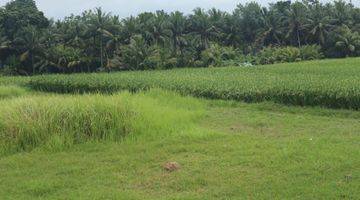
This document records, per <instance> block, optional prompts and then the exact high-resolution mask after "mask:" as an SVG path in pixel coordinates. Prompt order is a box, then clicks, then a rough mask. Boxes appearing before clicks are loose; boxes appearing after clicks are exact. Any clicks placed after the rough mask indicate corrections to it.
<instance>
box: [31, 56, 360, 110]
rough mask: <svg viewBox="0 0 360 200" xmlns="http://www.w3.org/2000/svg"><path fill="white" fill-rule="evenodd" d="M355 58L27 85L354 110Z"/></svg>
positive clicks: (358, 76) (359, 90)
mask: <svg viewBox="0 0 360 200" xmlns="http://www.w3.org/2000/svg"><path fill="white" fill-rule="evenodd" d="M359 62H360V59H359V58H348V59H338V60H321V61H309V62H300V63H292V64H288V63H287V64H276V65H268V66H257V67H227V68H202V69H194V68H192V69H176V70H168V71H144V72H120V73H112V74H105V73H104V74H76V75H52V76H47V75H46V76H38V77H34V78H32V79H31V81H30V83H29V86H30V87H31V88H32V89H36V90H41V91H47V92H58V93H69V92H114V91H119V90H130V91H138V90H144V89H148V88H154V87H155V88H162V89H166V90H172V91H177V92H179V93H182V94H190V95H193V96H197V97H206V98H212V99H225V100H228V99H230V100H241V101H245V102H261V101H273V102H278V103H283V104H291V105H301V106H304V105H308V106H323V107H329V108H347V109H360V87H358V86H359V85H360V66H359Z"/></svg>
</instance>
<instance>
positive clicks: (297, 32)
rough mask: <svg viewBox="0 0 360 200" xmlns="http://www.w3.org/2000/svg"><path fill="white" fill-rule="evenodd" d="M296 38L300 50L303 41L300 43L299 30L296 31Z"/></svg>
mask: <svg viewBox="0 0 360 200" xmlns="http://www.w3.org/2000/svg"><path fill="white" fill-rule="evenodd" d="M296 36H297V41H298V45H299V48H300V47H301V41H300V33H299V29H297V30H296Z"/></svg>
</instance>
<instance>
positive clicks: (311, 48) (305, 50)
mask: <svg viewBox="0 0 360 200" xmlns="http://www.w3.org/2000/svg"><path fill="white" fill-rule="evenodd" d="M300 56H301V59H302V60H316V59H321V58H323V57H324V55H323V53H322V52H321V47H320V46H318V45H305V46H302V47H300Z"/></svg>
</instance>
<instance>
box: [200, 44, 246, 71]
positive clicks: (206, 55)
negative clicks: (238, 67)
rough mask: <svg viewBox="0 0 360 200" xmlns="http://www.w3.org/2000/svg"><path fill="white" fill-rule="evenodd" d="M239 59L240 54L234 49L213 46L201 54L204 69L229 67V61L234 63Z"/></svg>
mask: <svg viewBox="0 0 360 200" xmlns="http://www.w3.org/2000/svg"><path fill="white" fill-rule="evenodd" d="M238 57H239V53H238V52H236V50H235V49H234V48H232V47H225V46H220V45H218V44H212V45H210V48H208V49H206V50H204V51H203V52H202V53H201V62H202V66H203V67H208V66H214V67H220V66H225V65H227V63H228V62H229V61H234V60H236V59H237V58H238Z"/></svg>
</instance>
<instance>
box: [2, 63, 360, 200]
mask: <svg viewBox="0 0 360 200" xmlns="http://www.w3.org/2000/svg"><path fill="white" fill-rule="evenodd" d="M356 61H357V60H356V59H346V60H334V61H317V62H311V64H312V66H309V62H305V63H298V64H294V65H289V66H288V67H289V73H290V71H291V73H293V74H295V75H296V74H297V75H296V76H295V77H296V78H299V77H302V76H304V77H307V76H310V77H312V78H315V77H319V79H320V80H322V82H323V81H325V82H326V81H328V80H327V79H326V78H325V77H333V79H335V80H352V81H354V80H355V81H356V80H357V76H356V75H357V74H359V72H358V70H359V69H358V67H357V65H356ZM318 62H319V65H316V64H315V63H318ZM329 63H330V64H329ZM335 65H338V66H339V67H338V68H336V67H335ZM295 66H299V67H300V68H299V69H298V68H296V67H295ZM340 68H343V69H344V70H343V71H342V70H340ZM207 70H209V72H207ZM190 71H191V73H190ZM231 71H232V72H233V73H230V72H231ZM240 71H241V72H244V73H247V75H249V76H250V74H252V73H254V74H257V75H256V76H258V75H259V74H263V75H264V74H268V75H269V74H272V75H271V76H274V77H278V79H283V80H285V79H284V78H282V77H283V75H284V77H287V76H288V75H287V74H288V73H286V65H275V66H272V67H270V68H268V69H267V68H265V67H259V68H221V69H183V70H175V71H166V72H163V71H156V72H138V74H139V77H144V80H145V81H144V83H145V82H146V81H150V80H153V79H154V77H158V76H160V74H161V76H162V79H161V80H162V81H165V80H168V81H169V83H170V79H171V76H173V77H175V74H178V75H180V74H184V72H189V73H188V76H189V77H190V78H189V77H188V79H187V80H192V79H193V78H195V77H201V76H200V75H201V74H202V72H207V73H209V74H208V75H209V76H210V77H208V78H209V80H212V81H213V82H214V80H215V78H214V77H219V76H216V74H221V76H224V74H227V76H229V79H225V78H224V79H223V83H224V85H226V83H230V82H231V81H230V82H227V81H229V80H231V77H233V78H234V79H235V73H237V74H236V75H239V76H244V77H245V76H246V75H241V73H240ZM265 71H266V73H265ZM200 72H201V73H200ZM224 72H226V73H224ZM334 72H338V73H336V74H334ZM146 74H149V76H146ZM154 74H156V76H155V75H154ZM165 74H168V75H169V76H167V75H165ZM210 74H214V76H211V75H210ZM232 74H233V76H231V75H232ZM126 75H129V77H130V78H134V80H141V79H140V78H139V77H136V76H135V75H136V72H127V73H124V75H123V74H111V75H110V76H109V77H110V78H109V79H111V80H112V82H107V83H108V84H111V83H116V84H120V83H121V82H120V80H125V77H127V76H126ZM170 75H171V76H170ZM87 76H89V77H93V79H89V80H92V81H94V82H93V85H94V86H93V88H96V87H98V86H99V83H100V80H101V79H104V77H106V74H100V75H99V77H102V78H96V75H95V74H94V75H72V76H69V77H66V76H49V77H36V78H35V79H34V78H28V79H27V80H21V81H20V83H21V84H19V85H20V86H6V85H14V84H16V81H15V82H13V80H15V79H12V78H6V80H5V79H2V78H0V83H2V85H3V86H1V87H0V97H1V98H0V147H1V148H0V174H1V176H0V199H5V200H6V199H124V200H125V199H126V200H127V199H154V200H155V199H358V198H359V197H360V192H359V191H360V170H359V169H360V135H359V131H360V112H359V111H356V110H351V109H336V110H334V109H328V108H322V107H318V106H316V104H314V105H312V106H311V107H310V106H305V107H298V106H287V105H284V104H277V103H274V102H271V101H270V102H269V101H267V102H258V103H252V104H247V103H244V102H238V101H234V100H221V99H218V100H215V99H213V100H211V99H208V98H195V97H192V96H193V95H194V93H187V92H183V94H189V95H192V96H183V95H180V94H178V93H177V92H174V91H165V90H162V89H151V90H147V91H142V92H138V93H130V92H127V91H122V92H114V91H117V90H118V89H120V88H119V86H118V85H117V86H112V87H114V88H117V89H116V90H112V92H114V93H112V94H107V93H105V94H104V93H103V94H54V93H43V92H39V91H33V90H31V89H30V88H26V89H24V88H22V87H21V85H22V86H24V85H28V84H29V81H34V82H32V83H31V84H33V83H35V82H37V81H39V82H37V83H40V82H41V83H45V82H42V81H48V82H50V81H51V80H52V81H53V82H54V83H59V85H57V86H56V87H59V90H56V91H57V92H58V93H61V92H70V90H68V89H67V90H62V89H61V88H62V86H63V83H64V80H65V79H66V80H67V81H68V82H66V83H67V84H68V85H67V87H70V85H72V84H74V82H73V81H74V80H76V79H75V77H80V78H79V79H78V80H79V84H80V83H82V84H83V83H86V84H85V85H83V86H84V88H86V87H87V86H88V83H90V82H89V80H87V79H86V78H84V77H87ZM256 76H255V75H254V77H256ZM261 76H262V75H261ZM269 76H270V75H269ZM146 77H147V78H146ZM191 77H193V78H191ZM206 77H207V75H204V77H203V78H202V79H201V80H206ZM236 77H237V76H236ZM254 77H251V78H254ZM130 78H129V82H128V83H130ZM30 79H31V80H30ZM179 79H183V77H182V78H181V77H180V78H179ZM249 79H250V78H249ZM1 80H2V81H1ZM8 80H11V81H8ZM97 80H98V81H99V82H96V81H97ZM194 80H195V79H194ZM216 80H217V79H216ZM115 81H116V82H115ZM239 81H241V80H240V79H236V82H237V83H238V82H239ZM135 82H136V81H135ZM185 82H186V81H185ZM295 82H296V83H301V82H300V80H295ZM60 83H61V84H60ZM190 83H191V81H190ZM190 83H187V82H186V84H190ZM193 83H194V84H195V85H196V84H197V83H196V82H193ZM214 83H215V82H214ZM254 83H255V82H254ZM260 83H261V84H263V83H262V82H260ZM303 83H304V84H305V85H306V84H307V83H306V82H303ZM101 84H102V86H101V87H98V88H97V89H96V90H99V89H101V88H103V87H105V86H106V85H105V84H104V83H102V82H101ZM234 84H235V82H234ZM219 85H220V83H219ZM338 85H340V86H344V88H345V89H344V88H343V89H342V90H343V91H346V90H347V89H346V88H349V87H350V84H349V85H346V84H345V85H341V84H338ZM155 86H160V87H161V84H160V85H154V87H155ZM290 86H291V85H290ZM290 86H289V87H290ZM306 86H309V85H306ZM340 86H339V88H340ZM54 87H55V86H54V85H52V86H51V87H50V86H49V88H54ZM121 87H122V86H121ZM151 87H153V86H151ZM291 87H292V86H291ZM174 88H175V86H174ZM229 88H231V87H229ZM239 88H241V87H240V86H239ZM299 88H301V87H300V86H299ZM354 88H356V87H355V86H354ZM38 89H39V88H38ZM105 89H106V88H105ZM123 89H129V88H123ZM133 89H135V88H133ZM165 89H171V88H165ZM233 89H234V88H233ZM43 90H45V89H44V88H43ZM46 90H47V91H50V89H46ZM96 90H92V89H91V90H90V89H88V88H87V89H84V90H83V91H96ZM174 90H176V89H174ZM355 90H356V89H354V91H355ZM107 91H109V90H107ZM183 91H185V90H183ZM228 91H230V90H228ZM231 91H233V90H231ZM329 91H330V92H333V91H336V90H329ZM71 92H73V91H71ZM180 92H181V91H180ZM9 94H11V95H9ZM196 96H203V97H208V96H205V95H196ZM283 103H284V102H283ZM322 106H324V105H322ZM167 162H177V163H179V164H180V168H179V169H178V170H176V171H173V172H169V171H167V170H165V169H164V167H163V165H164V164H165V163H167Z"/></svg>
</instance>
